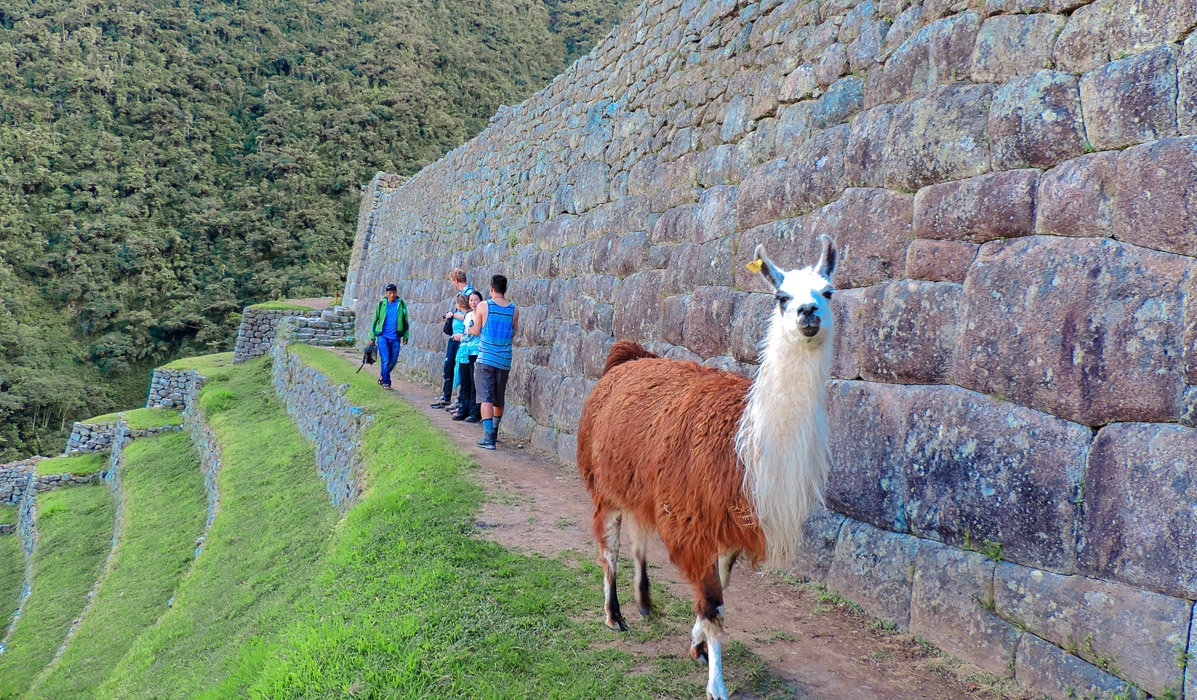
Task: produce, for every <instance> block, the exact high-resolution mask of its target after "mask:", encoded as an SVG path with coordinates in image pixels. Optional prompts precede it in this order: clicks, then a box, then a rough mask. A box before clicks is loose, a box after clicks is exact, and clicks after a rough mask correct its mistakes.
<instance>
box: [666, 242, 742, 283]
mask: <svg viewBox="0 0 1197 700" xmlns="http://www.w3.org/2000/svg"><path fill="white" fill-rule="evenodd" d="M735 245H736V237H734V236H728V237H726V238H721V239H719V240H714V241H710V242H708V243H704V244H702V245H698V244H696V243H679V244H677V245H676V246H674V248H673V254H672V255H671V256H670V259H669V267H668V268H666V272H665V287H664V291H665V292H666V293H667V294H676V293H679V292H680V293H685V292H689V291H690V290H691V289H694V288H696V287H701V286H704V285H712V286H714V285H720V286H727V287H730V286H732V285H733V284H734V283H735V277H736V272H735V267H736V262H735V256H734V255H733V253H732V251H733V250H734V248H735Z"/></svg>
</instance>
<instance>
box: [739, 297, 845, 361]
mask: <svg viewBox="0 0 1197 700" xmlns="http://www.w3.org/2000/svg"><path fill="white" fill-rule="evenodd" d="M776 307H777V299H776V297H774V296H773V295H772V294H748V295H746V296H744V298H742V299H741V300H740V303H738V304H737V305H736V310H735V313H734V314H733V315H732V322H731V356H732V357H734V358H735V359H736V360H737V361H739V362H749V363H754V364H755V363H757V362H759V361H760V351H761V348H762V347H764V344H765V336H766V335H767V334H768V331H769V324H770V323H771V322H772V320H773V316H774V309H775V308H776ZM837 330H838V329H837Z"/></svg>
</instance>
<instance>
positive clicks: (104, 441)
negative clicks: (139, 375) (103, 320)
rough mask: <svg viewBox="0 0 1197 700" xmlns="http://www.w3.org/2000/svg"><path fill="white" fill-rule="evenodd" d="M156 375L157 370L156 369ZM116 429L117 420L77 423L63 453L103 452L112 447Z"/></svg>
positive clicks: (72, 427)
mask: <svg viewBox="0 0 1197 700" xmlns="http://www.w3.org/2000/svg"><path fill="white" fill-rule="evenodd" d="M154 374H155V376H156V375H157V370H155V371H154ZM115 429H116V421H113V422H112V423H75V424H73V425H72V426H71V436H70V437H69V438H67V444H66V447H65V448H64V449H63V454H68V455H72V454H79V453H82V452H103V451H105V450H110V449H112V434H113V431H114V430H115Z"/></svg>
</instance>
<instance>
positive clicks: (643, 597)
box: [630, 520, 653, 617]
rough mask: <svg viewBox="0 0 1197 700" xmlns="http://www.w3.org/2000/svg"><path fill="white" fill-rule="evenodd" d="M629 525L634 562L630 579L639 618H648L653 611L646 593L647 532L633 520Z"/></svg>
mask: <svg viewBox="0 0 1197 700" xmlns="http://www.w3.org/2000/svg"><path fill="white" fill-rule="evenodd" d="M630 524H631V526H632V560H633V562H634V564H633V566H634V572H633V574H632V577H633V583H634V584H635V587H636V605H637V606H638V607H639V608H640V614H641V616H643V617H648V616H649V615H651V614H652V611H653V604H652V600H651V599H650V596H649V592H648V538H649V531H648V529H646V528H644V527H642V526H641V525H640V523H638V522H636V521H634V520H633V521H632V522H631V523H630Z"/></svg>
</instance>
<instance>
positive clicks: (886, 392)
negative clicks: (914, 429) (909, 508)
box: [826, 380, 909, 532]
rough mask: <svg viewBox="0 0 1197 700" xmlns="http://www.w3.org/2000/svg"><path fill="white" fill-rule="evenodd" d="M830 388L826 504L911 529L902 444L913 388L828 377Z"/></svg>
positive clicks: (879, 524) (894, 527)
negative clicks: (907, 513) (829, 466)
mask: <svg viewBox="0 0 1197 700" xmlns="http://www.w3.org/2000/svg"><path fill="white" fill-rule="evenodd" d="M827 391H828V398H827V419H828V420H827V424H828V426H829V428H830V431H831V437H830V442H829V446H830V448H831V472H830V475H829V476H828V478H827V487H826V494H827V506H828V507H829V508H831V509H832V510H835V511H836V512H839V513H843V514H844V515H847V516H849V517H852V518H855V519H857V520H861V521H864V522H867V523H871V524H873V525H876V526H877V527H881V528H885V529H887V530H893V531H896V532H908V531H909V528H908V527H907V524H906V501H907V492H906V481H905V479H906V473H905V464H904V463H903V452H902V449H903V443H904V441H905V439H906V434H905V430H906V423H907V421H906V417H905V415H906V414H905V411H906V410H907V409H908V408H909V393H908V392H907V391H905V390H904V389H903V388H901V387H896V386H891V385H887V384H873V383H869V382H854V381H838V380H833V381H831V382H829V383H828V387H827Z"/></svg>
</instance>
